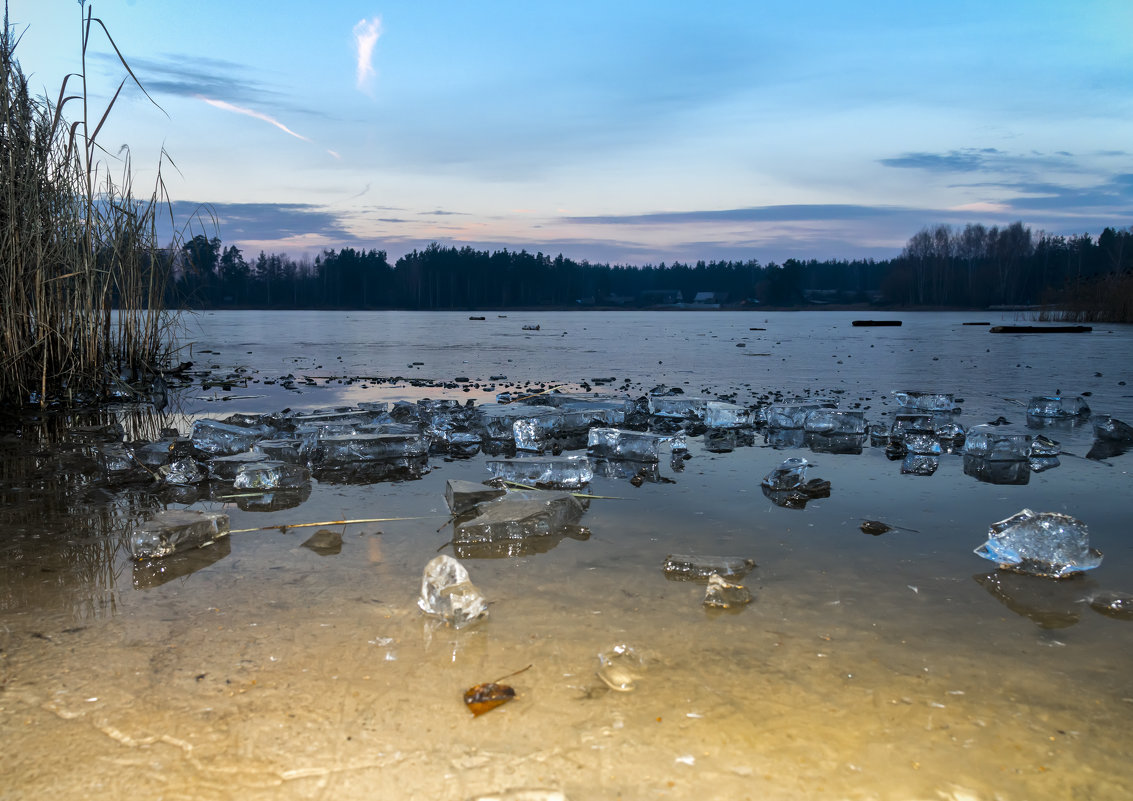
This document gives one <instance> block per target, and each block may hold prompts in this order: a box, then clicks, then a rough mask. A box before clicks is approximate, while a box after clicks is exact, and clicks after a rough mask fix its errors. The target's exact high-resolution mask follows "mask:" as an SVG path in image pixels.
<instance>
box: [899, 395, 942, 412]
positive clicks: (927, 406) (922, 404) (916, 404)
mask: <svg viewBox="0 0 1133 801" xmlns="http://www.w3.org/2000/svg"><path fill="white" fill-rule="evenodd" d="M893 395H894V397H896V398H897V405H898V406H900V407H901V408H903V409H913V410H916V411H921V412H950V411H952V409H953V408H954V407H955V406H956V402H955V400H954V399H953V397H952V395H951V394H950V393H947V392H894V393H893Z"/></svg>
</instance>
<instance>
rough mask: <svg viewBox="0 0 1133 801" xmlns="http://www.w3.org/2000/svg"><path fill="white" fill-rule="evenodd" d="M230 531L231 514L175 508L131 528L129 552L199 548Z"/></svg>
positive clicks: (142, 555) (145, 554) (150, 554)
mask: <svg viewBox="0 0 1133 801" xmlns="http://www.w3.org/2000/svg"><path fill="white" fill-rule="evenodd" d="M227 535H228V515H226V514H221V513H220V512H192V511H189V510H181V509H173V510H166V511H163V512H159V513H157V514H156V515H154V516H153V517H152V518H151V519H149V520H147V521H145V522H143V523H139V524H138V525H137V526H135V527H134V529H133V530H132V531H131V532H130V538H129V548H130V555H131V556H133V557H134V558H135V559H152V558H154V557H160V556H169V554H171V553H174V552H176V551H184V550H187V549H189V548H200V547H201V546H204V545H208V544H209V543H210V542H212V541H214V540H217V539H220V538H221V537H224V536H227Z"/></svg>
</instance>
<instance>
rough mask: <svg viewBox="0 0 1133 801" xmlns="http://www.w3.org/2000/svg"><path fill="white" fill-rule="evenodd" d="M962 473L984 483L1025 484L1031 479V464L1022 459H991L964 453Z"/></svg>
mask: <svg viewBox="0 0 1133 801" xmlns="http://www.w3.org/2000/svg"><path fill="white" fill-rule="evenodd" d="M964 475H967V476H971V477H972V478H974V479H976V480H977V481H982V482H984V483H985V484H1017V485H1018V484H1026V483H1027V482H1029V481H1030V480H1031V465H1030V464H1029V463H1028V462H1026V461H1024V460H1014V461H998V460H996V461H993V460H991V459H985V458H983V457H982V456H974V455H972V454H970V453H965V454H964Z"/></svg>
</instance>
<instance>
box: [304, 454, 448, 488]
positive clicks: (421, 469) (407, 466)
mask: <svg viewBox="0 0 1133 801" xmlns="http://www.w3.org/2000/svg"><path fill="white" fill-rule="evenodd" d="M311 472H312V474H313V475H314V476H315V477H316V478H317V479H318V480H319V481H325V482H327V483H330V484H372V483H375V482H377V481H413V480H416V479H419V478H421V477H422V476H424V475H425V474H426V473H428V472H429V458H428V457H427V456H402V457H397V458H394V459H372V460H368V461H360V462H335V463H331V464H312V467H311Z"/></svg>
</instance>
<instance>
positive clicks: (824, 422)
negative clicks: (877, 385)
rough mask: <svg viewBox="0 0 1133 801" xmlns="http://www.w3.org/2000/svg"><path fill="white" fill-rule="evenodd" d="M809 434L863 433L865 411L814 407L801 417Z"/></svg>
mask: <svg viewBox="0 0 1133 801" xmlns="http://www.w3.org/2000/svg"><path fill="white" fill-rule="evenodd" d="M803 429H804V430H805V431H806V432H807V433H809V434H864V433H865V412H863V411H860V410H858V409H826V408H821V409H815V410H813V411H811V412H808V413H807V415H806V417H805V418H804V419H803Z"/></svg>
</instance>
